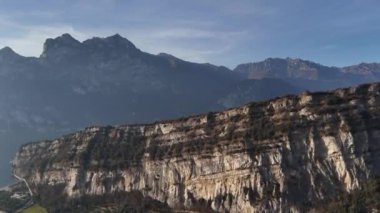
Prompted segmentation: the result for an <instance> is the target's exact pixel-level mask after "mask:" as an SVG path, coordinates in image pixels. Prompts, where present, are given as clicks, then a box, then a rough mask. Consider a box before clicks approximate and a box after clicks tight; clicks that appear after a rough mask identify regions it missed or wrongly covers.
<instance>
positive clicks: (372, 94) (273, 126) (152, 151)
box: [12, 83, 380, 212]
mask: <svg viewBox="0 0 380 213" xmlns="http://www.w3.org/2000/svg"><path fill="white" fill-rule="evenodd" d="M152 107H154V106H152ZM379 150H380V83H377V84H367V85H362V86H359V87H354V88H347V89H338V90H335V91H331V92H320V93H303V94H301V95H298V96H285V97H280V98H276V99H273V100H270V101H267V102H259V103H251V104H248V105H244V106H242V107H239V108H233V109H230V110H226V111H222V112H216V113H208V114H203V115H199V116H193V117H187V118H182V119H178V120H171V121H162V122H156V123H153V124H146V125H125V126H115V127H113V126H108V127H90V128H87V129H85V130H83V131H80V132H77V133H74V134H70V135H66V136H63V137H61V138H58V139H56V140H52V141H41V142H36V143H31V144H27V145H24V146H22V147H21V148H20V150H19V152H18V153H17V155H16V157H15V159H14V160H13V162H12V164H13V168H14V172H15V173H16V174H17V175H18V176H21V177H24V178H25V179H26V180H27V181H28V182H29V183H30V185H32V186H33V187H34V188H35V189H37V188H38V187H39V186H44V187H57V186H61V187H60V189H61V191H60V193H62V194H64V195H66V196H68V197H71V198H75V197H81V196H84V195H96V194H98V195H99V194H107V193H112V192H116V191H139V192H141V193H142V194H143V195H144V196H146V197H150V198H153V199H155V200H158V201H161V202H163V203H167V204H168V205H169V206H170V207H171V208H173V209H186V208H192V207H194V206H199V205H203V206H205V207H207V208H209V209H210V210H211V209H212V210H214V211H218V212H225V211H229V212H256V211H257V212H259V211H260V212H261V211H263V210H264V211H273V210H275V211H283V212H288V211H293V212H299V211H305V210H308V209H310V208H312V207H313V205H315V204H316V203H317V202H319V201H323V200H328V199H329V198H332V197H335V196H337V195H338V194H339V193H341V192H349V191H351V190H354V189H357V188H360V187H361V185H362V184H363V182H365V181H366V180H367V179H368V177H370V176H378V175H380V152H379Z"/></svg>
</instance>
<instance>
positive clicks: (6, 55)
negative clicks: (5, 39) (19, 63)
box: [0, 47, 21, 61]
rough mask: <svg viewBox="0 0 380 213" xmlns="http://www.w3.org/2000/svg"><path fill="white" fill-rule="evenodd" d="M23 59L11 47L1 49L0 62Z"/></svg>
mask: <svg viewBox="0 0 380 213" xmlns="http://www.w3.org/2000/svg"><path fill="white" fill-rule="evenodd" d="M19 57H21V56H20V55H19V54H17V53H16V52H14V51H13V50H12V49H11V48H10V47H4V48H2V49H0V61H9V60H14V59H17V58H19Z"/></svg>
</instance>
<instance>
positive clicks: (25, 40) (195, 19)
mask: <svg viewBox="0 0 380 213" xmlns="http://www.w3.org/2000/svg"><path fill="white" fill-rule="evenodd" d="M378 6H380V3H379V2H377V1H374V0H366V1H341V0H339V1H334V2H330V1H318V2H307V1H306V0H297V1H296V0H293V1H287V2H278V1H265V2H262V1H248V0H245V1H239V2H230V1H208V2H203V1H191V2H178V1H172V0H167V1H160V2H156V1H149V0H144V1H117V0H101V1H97V3H96V4H94V3H92V2H91V1H86V0H82V1H75V2H70V3H67V1H64V0H58V1H54V2H52V1H47V0H43V1H36V0H32V1H28V2H15V1H4V0H3V1H0V8H1V9H0V12H1V15H0V28H1V29H2V30H1V31H0V48H2V47H5V46H9V47H11V48H12V49H13V50H15V51H16V52H17V53H19V54H20V55H24V56H38V55H39V54H40V53H41V52H42V44H43V42H44V40H45V39H46V38H54V37H57V36H59V35H61V34H63V33H69V34H71V35H72V36H73V37H75V38H76V39H78V40H80V41H83V40H85V39H88V38H91V37H94V36H98V37H105V36H109V35H112V34H115V33H119V34H120V35H122V36H123V37H126V38H127V39H129V40H130V41H132V42H133V43H134V44H135V45H136V46H137V47H139V48H140V49H142V50H143V51H146V52H149V53H152V54H157V53H159V52H165V53H169V54H172V55H175V56H177V57H179V58H182V59H184V60H188V61H193V62H199V63H205V62H209V63H212V64H216V65H223V66H227V67H229V68H234V67H235V66H236V65H238V64H240V63H246V62H255V61H261V60H263V59H265V58H269V57H280V58H286V57H291V58H302V59H307V60H311V61H315V62H318V63H321V64H324V65H329V66H346V65H352V64H358V63H360V62H377V61H380V60H379V59H380V57H379V53H378V51H377V49H378V48H379V47H380V44H379V43H378V42H377V36H376V35H377V34H379V33H380V28H379V27H377V23H378V22H377V21H378V20H379V18H380V15H379V14H378V11H377V8H378Z"/></svg>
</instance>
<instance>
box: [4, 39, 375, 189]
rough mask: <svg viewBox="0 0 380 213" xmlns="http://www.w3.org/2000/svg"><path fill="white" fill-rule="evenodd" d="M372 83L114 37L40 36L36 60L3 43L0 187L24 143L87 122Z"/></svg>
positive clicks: (297, 65) (292, 62) (302, 66)
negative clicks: (198, 57)
mask: <svg viewBox="0 0 380 213" xmlns="http://www.w3.org/2000/svg"><path fill="white" fill-rule="evenodd" d="M361 68H362V67H360V66H359V67H358V68H357V70H360V69H361ZM260 70H261V71H260ZM347 70H349V69H348V68H347ZM260 73H262V74H260ZM375 80H379V76H378V75H377V74H376V72H371V73H368V72H363V73H360V72H359V71H357V72H351V71H344V70H342V69H341V68H329V67H325V66H323V65H319V64H316V63H313V62H308V61H303V60H301V59H289V58H288V59H267V60H265V61H264V62H259V63H253V64H245V65H240V66H238V67H237V68H236V69H234V71H231V70H230V69H228V68H226V67H223V66H215V65H212V64H208V63H206V64H199V63H192V62H188V61H184V60H181V59H179V58H176V57H175V56H172V55H170V54H166V53H161V54H158V55H153V54H149V53H146V52H143V51H142V50H140V49H138V47H136V46H135V45H134V44H133V43H132V42H131V41H129V40H128V39H126V38H123V37H122V36H120V35H118V34H116V35H113V36H109V37H105V38H97V37H95V38H91V39H88V40H85V41H83V42H80V41H78V40H76V39H75V38H73V37H72V36H71V35H69V34H63V35H61V36H59V37H57V38H52V39H47V40H46V42H45V43H44V45H43V52H42V53H41V55H40V56H39V57H23V56H21V55H19V54H17V53H15V52H14V51H13V50H12V49H11V48H9V47H5V48H3V49H1V50H0V140H1V141H0V150H1V151H0V174H1V175H0V185H2V184H4V183H6V182H9V177H5V176H4V175H3V174H8V170H9V166H8V162H9V160H10V158H11V156H12V155H13V153H14V152H16V150H17V148H18V147H19V145H20V144H22V143H25V142H27V141H33V140H37V139H43V138H51V137H56V136H59V135H62V134H64V133H68V132H73V131H76V130H78V129H81V128H84V127H85V126H89V125H109V124H111V125H116V124H121V123H146V122H153V121H157V120H162V119H174V118H178V117H182V116H188V115H194V114H198V113H203V112H208V111H216V110H223V109H226V108H229V107H235V106H239V105H241V104H244V103H247V102H250V101H261V100H267V99H269V98H273V97H276V96H280V95H285V94H295V93H298V92H300V91H304V90H310V91H313V90H325V89H332V88H337V87H343V86H349V85H356V84H358V83H361V82H370V81H375Z"/></svg>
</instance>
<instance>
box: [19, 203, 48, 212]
mask: <svg viewBox="0 0 380 213" xmlns="http://www.w3.org/2000/svg"><path fill="white" fill-rule="evenodd" d="M47 212H48V211H47V210H46V209H45V208H43V207H42V206H40V205H38V204H36V205H33V206H31V207H29V208H27V209H24V210H23V211H22V213H47Z"/></svg>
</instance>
